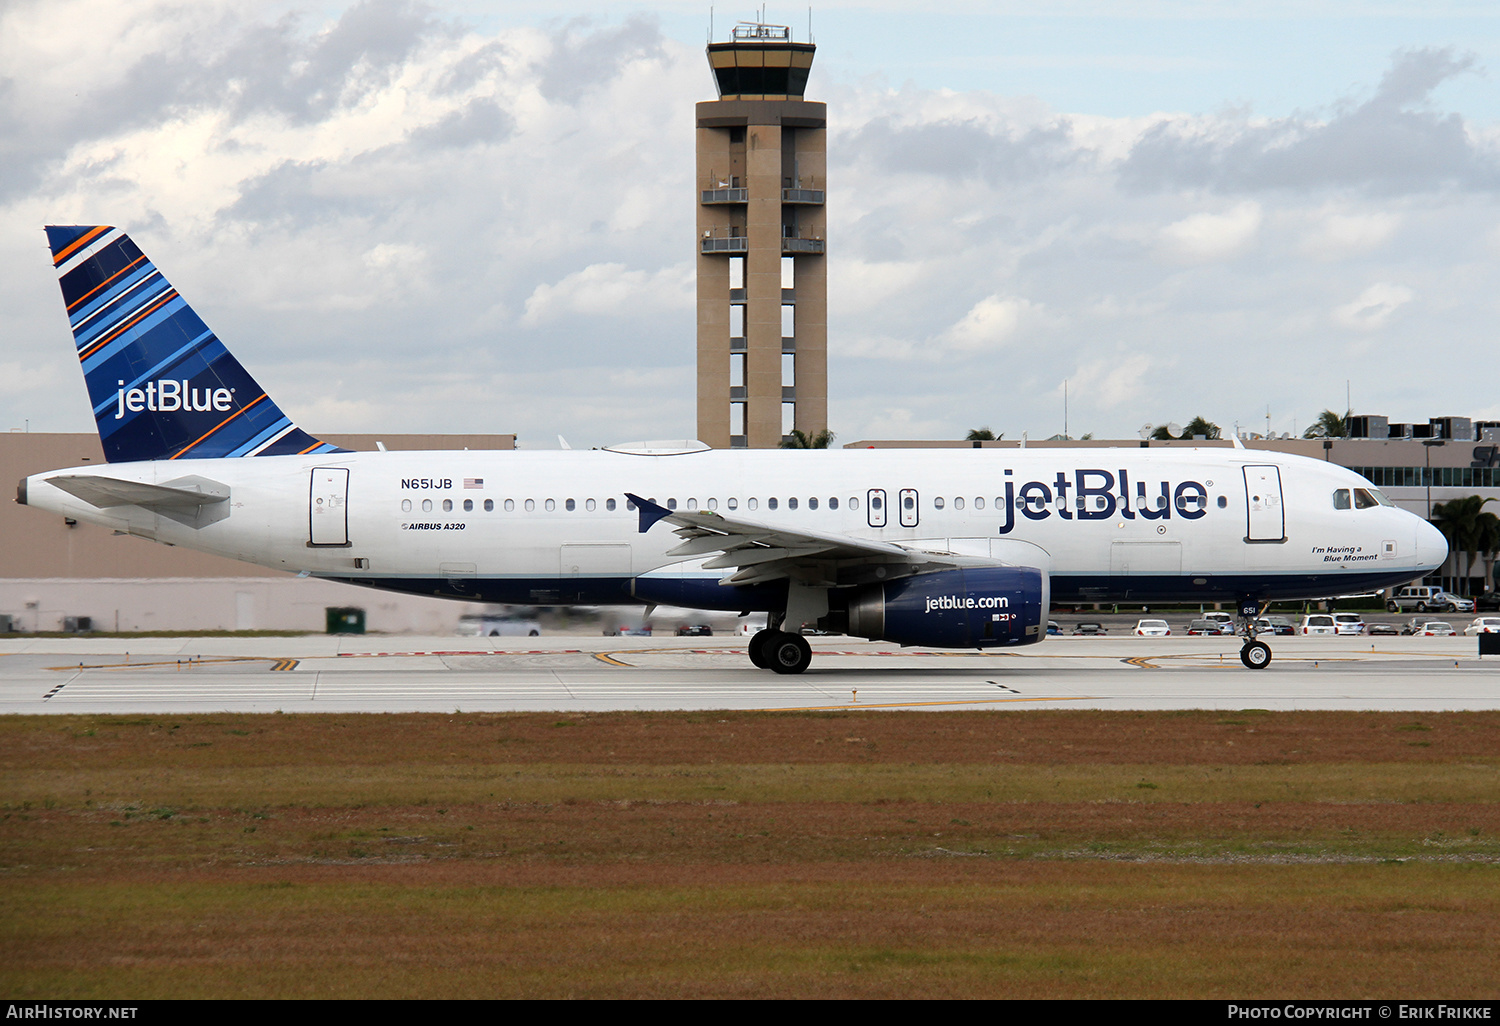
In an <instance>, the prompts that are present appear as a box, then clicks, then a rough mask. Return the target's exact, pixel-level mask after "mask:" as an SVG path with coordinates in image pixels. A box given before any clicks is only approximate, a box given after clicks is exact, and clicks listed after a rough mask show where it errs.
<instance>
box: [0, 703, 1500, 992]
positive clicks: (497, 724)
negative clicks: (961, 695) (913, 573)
mask: <svg viewBox="0 0 1500 1026" xmlns="http://www.w3.org/2000/svg"><path fill="white" fill-rule="evenodd" d="M1497 778H1500V714H1490V713H1465V714H1421V715H1420V716H1417V715H1412V714H1373V713H1361V714H1343V713H1276V714H1268V713H1260V712H1243V713H1233V714H1224V713H1186V714H1183V713H1148V714H1136V713H1093V712H1058V713H1051V712H1037V711H1026V712H982V713H936V714H935V713H914V714H906V713H876V714H871V713H865V714H861V713H848V714H845V713H838V714H823V715H819V714H799V715H791V714H788V715H757V714H748V713H723V714H712V715H689V714H627V713H617V714H593V715H570V716H566V717H562V716H558V715H556V714H550V715H543V714H515V715H488V714H456V715H449V716H438V715H432V716H428V715H413V716H394V715H391V716H376V715H372V716H340V715H329V716H284V715H267V716H241V715H218V716H187V717H151V716H131V717H11V718H0V783H3V795H0V806H3V807H0V872H3V874H4V878H5V886H4V890H3V892H0V956H3V968H0V985H3V986H4V989H5V990H6V992H7V993H9V994H11V995H13V996H15V997H24V998H30V997H45V996H51V997H61V996H69V997H132V998H136V997H139V998H146V997H189V996H199V997H202V996H230V995H237V996H303V997H310V996H372V995H382V996H470V997H483V996H566V995H579V996H623V997H648V996H704V997H714V996H824V997H831V996H865V997H885V996H934V997H937V996H943V997H951V996H1027V997H1048V996H1090V997H1125V996H1131V997H1139V996H1193V997H1227V996H1240V997H1250V996H1262V995H1271V996H1277V997H1292V996H1296V997H1407V998H1416V997H1423V996H1428V997H1436V996H1445V997H1472V998H1493V997H1494V996H1495V995H1496V993H1497V991H1500V986H1497V981H1496V972H1495V970H1494V969H1493V966H1492V963H1493V951H1494V950H1495V949H1496V942H1497V940H1500V888H1497V886H1496V884H1497V879H1500V878H1497V871H1500V867H1497V864H1496V863H1497V860H1500V802H1497V800H1496V799H1497V796H1500V786H1497V784H1500V779H1497Z"/></svg>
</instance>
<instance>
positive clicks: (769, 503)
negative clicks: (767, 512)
mask: <svg viewBox="0 0 1500 1026" xmlns="http://www.w3.org/2000/svg"><path fill="white" fill-rule="evenodd" d="M750 501H751V502H754V501H755V500H754V499H751V500H750ZM776 505H777V503H776V496H774V495H773V496H771V497H770V498H769V499H767V500H766V509H775V508H776Z"/></svg>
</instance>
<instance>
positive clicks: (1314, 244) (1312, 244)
mask: <svg viewBox="0 0 1500 1026" xmlns="http://www.w3.org/2000/svg"><path fill="white" fill-rule="evenodd" d="M1400 223H1401V218H1400V217H1399V216H1398V215H1396V214H1394V213H1391V212H1388V211H1369V212H1365V213H1335V212H1331V211H1320V212H1319V214H1318V215H1317V217H1316V220H1315V221H1314V222H1313V224H1312V225H1310V226H1309V227H1308V230H1307V232H1306V234H1304V235H1303V237H1302V243H1301V250H1302V252H1304V253H1306V254H1307V255H1308V256H1310V257H1313V258H1314V259H1317V260H1339V259H1343V258H1344V257H1348V256H1366V255H1369V254H1370V253H1371V252H1372V251H1374V250H1376V249H1379V248H1380V247H1381V246H1383V245H1385V243H1386V242H1387V241H1389V240H1390V238H1391V236H1392V235H1393V234H1395V231H1396V228H1397V226H1399V225H1400Z"/></svg>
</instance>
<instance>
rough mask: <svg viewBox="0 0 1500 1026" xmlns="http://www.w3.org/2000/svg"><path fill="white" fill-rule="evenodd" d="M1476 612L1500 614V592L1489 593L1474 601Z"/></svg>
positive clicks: (1477, 597)
mask: <svg viewBox="0 0 1500 1026" xmlns="http://www.w3.org/2000/svg"><path fill="white" fill-rule="evenodd" d="M1474 612H1476V613H1500V591H1487V592H1485V593H1484V594H1483V595H1479V596H1476V597H1475V599H1474Z"/></svg>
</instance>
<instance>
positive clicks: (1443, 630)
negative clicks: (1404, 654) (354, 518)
mask: <svg viewBox="0 0 1500 1026" xmlns="http://www.w3.org/2000/svg"><path fill="white" fill-rule="evenodd" d="M1417 633H1418V634H1421V635H1423V636H1424V637H1429V638H1432V637H1438V638H1448V637H1452V636H1453V635H1455V634H1457V633H1458V632H1457V631H1456V630H1454V629H1453V625H1452V624H1451V623H1445V622H1444V621H1442V620H1428V621H1427V622H1426V623H1424V624H1423V625H1422V629H1421V630H1419V631H1417Z"/></svg>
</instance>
